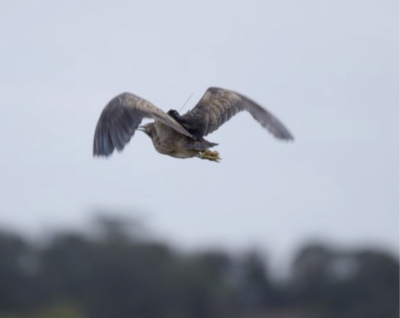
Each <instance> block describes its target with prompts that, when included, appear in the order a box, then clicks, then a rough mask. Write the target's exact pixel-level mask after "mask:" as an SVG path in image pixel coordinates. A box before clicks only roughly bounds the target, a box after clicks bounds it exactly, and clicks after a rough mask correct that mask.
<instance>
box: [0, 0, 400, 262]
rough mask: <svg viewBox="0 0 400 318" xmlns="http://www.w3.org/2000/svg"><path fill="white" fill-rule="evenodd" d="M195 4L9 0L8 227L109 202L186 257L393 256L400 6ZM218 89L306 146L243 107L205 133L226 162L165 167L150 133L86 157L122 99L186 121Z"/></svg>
mask: <svg viewBox="0 0 400 318" xmlns="http://www.w3.org/2000/svg"><path fill="white" fill-rule="evenodd" d="M196 3H198V4H196ZM199 3H200V2H195V1H18V2H17V1H14V2H11V1H2V2H1V3H0V12H1V13H0V15H1V19H0V45H1V50H0V63H1V64H0V85H1V90H0V105H1V116H0V144H1V156H0V173H1V183H0V195H1V199H0V225H1V226H3V227H12V228H18V229H20V230H23V231H26V232H27V233H40V231H41V230H43V229H46V228H50V227H53V226H58V227H60V226H62V227H64V226H82V224H84V223H83V222H85V221H86V220H87V219H88V217H89V216H90V213H91V211H93V209H95V208H98V207H109V208H110V209H122V210H125V211H128V210H129V209H131V211H135V210H136V211H138V212H139V213H140V215H141V216H142V217H144V219H145V220H146V222H147V224H148V225H149V227H150V228H152V229H154V230H155V231H156V232H157V233H159V234H160V235H161V236H163V237H166V238H168V239H169V240H171V241H173V242H176V243H179V244H180V245H181V246H183V247H193V246H196V247H204V246H210V245H213V246H215V245H219V246H225V247H229V248H231V249H234V248H237V247H246V246H252V245H256V246H259V247H261V248H266V249H267V250H268V251H269V252H271V254H272V255H277V257H285V255H288V254H289V252H292V251H293V249H295V248H297V247H298V246H299V245H300V244H302V243H303V242H304V240H308V239H311V238H314V237H317V238H323V239H326V240H327V241H331V242H333V243H338V244H341V245H343V246H355V245H359V244H363V245H370V244H372V245H376V246H384V247H386V248H389V249H390V250H392V251H397V250H398V228H399V214H398V213H399V129H398V119H399V110H398V104H399V94H398V93H399V73H398V72H399V62H398V58H399V56H398V53H399V52H398V39H399V33H398V26H399V19H398V1H384V0H381V1H375V0H373V1H368V0H362V1H349V0H341V1H338V0H336V1H320V0H318V1H317V0H316V1H297V0H293V1H287V0H286V1H282V0H280V1H262V0H260V1H202V2H201V5H199ZM209 86H220V87H224V88H230V89H234V90H237V91H238V92H241V93H243V94H245V95H247V96H249V97H251V98H253V99H254V100H256V101H258V102H259V103H260V104H262V105H264V106H265V107H266V108H267V109H269V110H270V111H271V112H272V113H274V114H275V115H276V116H277V117H278V118H279V119H281V120H282V122H283V123H284V124H285V125H286V126H287V127H288V128H289V129H290V130H291V131H292V132H293V134H294V135H295V138H296V140H295V142H294V143H290V144H287V143H282V142H277V141H276V140H274V139H273V138H272V137H271V135H269V134H268V133H266V132H265V131H264V130H263V129H262V128H261V127H260V126H259V125H258V124H257V123H255V122H254V121H253V119H252V118H251V116H249V115H248V114H239V115H238V116H236V117H234V118H233V119H232V120H231V121H230V122H228V123H227V124H226V125H224V126H223V127H222V128H221V129H220V130H218V131H217V132H215V133H213V134H212V135H210V136H209V138H208V139H209V140H210V141H213V142H218V143H220V146H218V150H219V152H220V153H221V156H222V158H223V161H222V162H221V163H220V164H215V163H212V162H208V161H200V160H198V159H192V160H178V159H173V158H170V157H167V156H162V155H160V154H158V153H157V152H156V151H155V150H154V149H153V146H152V144H151V142H150V140H149V139H148V138H147V137H146V136H145V135H144V134H139V133H138V134H136V136H135V137H134V138H133V139H132V140H131V142H130V144H129V145H128V147H127V148H126V149H125V150H124V152H123V153H122V154H114V155H113V156H112V158H111V159H110V160H96V159H93V158H92V155H91V150H92V139H93V132H94V127H95V124H96V122H97V119H98V117H99V115H100V112H101V110H102V108H103V107H104V105H105V104H106V103H107V102H108V101H109V100H110V99H111V98H112V97H114V96H115V95H116V94H119V93H121V92H123V91H130V92H132V93H135V94H137V95H139V96H142V97H144V98H146V99H148V100H149V101H151V102H153V103H154V104H156V105H157V106H159V107H161V108H162V109H164V110H168V109H170V108H175V109H178V110H179V109H180V108H181V106H182V105H183V103H184V102H185V100H186V99H187V98H188V97H189V96H190V94H192V93H194V96H193V97H192V99H191V100H190V101H189V102H188V104H187V105H186V107H185V110H184V111H186V110H188V109H190V108H191V107H193V105H194V104H195V103H196V102H197V100H198V99H199V98H200V97H201V96H202V94H203V93H204V91H205V89H206V88H207V87H209Z"/></svg>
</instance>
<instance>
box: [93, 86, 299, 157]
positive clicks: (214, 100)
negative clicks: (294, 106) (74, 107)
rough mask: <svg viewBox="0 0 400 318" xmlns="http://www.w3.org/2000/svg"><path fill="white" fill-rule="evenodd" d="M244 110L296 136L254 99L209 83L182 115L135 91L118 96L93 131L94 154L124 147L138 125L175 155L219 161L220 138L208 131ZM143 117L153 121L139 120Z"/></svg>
mask: <svg viewBox="0 0 400 318" xmlns="http://www.w3.org/2000/svg"><path fill="white" fill-rule="evenodd" d="M242 110H246V111H248V112H249V113H250V114H251V115H252V116H253V118H254V119H255V120H256V121H258V122H259V123H260V125H261V126H262V127H264V128H266V129H267V130H268V131H269V132H270V133H271V134H272V135H274V136H275V137H276V138H278V139H283V140H293V136H292V135H291V134H290V132H289V131H288V130H287V129H286V128H285V126H284V125H283V124H282V123H281V122H280V121H279V120H278V119H277V118H276V117H275V116H274V115H272V114H271V113H270V112H269V111H267V110H266V109H264V108H263V107H261V106H260V105H258V104H257V103H255V102H254V101H252V100H251V99H249V98H247V97H245V96H243V95H241V94H239V93H236V92H233V91H230V90H226V89H222V88H216V87H210V88H209V89H207V91H206V92H205V94H204V95H203V97H202V98H201V99H200V101H199V102H198V103H197V105H196V106H195V107H194V108H193V109H192V110H190V111H188V112H187V113H186V114H184V115H183V116H181V115H179V113H178V112H177V111H176V110H170V111H168V112H167V113H165V112H164V111H162V110H161V109H159V108H158V107H156V106H154V105H153V104H152V103H150V102H148V101H146V100H144V99H142V98H140V97H138V96H136V95H134V94H131V93H123V94H120V95H118V96H116V97H114V98H113V99H112V100H111V101H110V102H109V103H108V104H107V105H106V106H105V107H104V109H103V112H102V113H101V115H100V118H99V120H98V122H97V126H96V130H95V133H94V142H93V155H94V156H106V157H107V156H109V155H111V153H112V152H113V151H114V149H115V148H116V149H117V150H118V151H121V150H123V149H124V147H125V145H126V144H127V143H128V142H129V140H130V139H131V137H132V136H133V135H134V134H135V131H136V130H139V131H142V132H144V133H145V134H146V135H148V136H149V137H150V138H151V140H152V141H153V145H154V148H155V149H156V150H157V151H158V152H159V153H161V154H164V155H169V156H171V157H175V158H193V157H197V158H200V159H207V160H211V161H216V162H218V161H220V159H221V158H220V156H219V153H218V151H211V150H210V148H212V147H214V146H217V145H218V144H216V143H213V142H210V141H207V140H206V139H204V137H205V136H207V135H208V134H210V133H212V132H213V131H215V130H217V129H218V128H219V127H220V126H222V124H224V123H225V122H227V121H228V120H229V119H230V118H231V117H233V116H234V115H236V114H237V113H238V112H240V111H242ZM143 118H152V119H154V122H151V123H148V124H146V125H142V126H139V125H140V123H141V122H142V119H143Z"/></svg>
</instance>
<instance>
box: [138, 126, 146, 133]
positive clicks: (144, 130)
mask: <svg viewBox="0 0 400 318" xmlns="http://www.w3.org/2000/svg"><path fill="white" fill-rule="evenodd" d="M137 130H139V131H143V132H146V127H145V126H139V127H138V128H137Z"/></svg>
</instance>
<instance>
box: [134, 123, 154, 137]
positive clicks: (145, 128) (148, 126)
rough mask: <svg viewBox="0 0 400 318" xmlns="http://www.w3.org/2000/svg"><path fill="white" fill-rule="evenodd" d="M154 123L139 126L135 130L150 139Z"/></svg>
mask: <svg viewBox="0 0 400 318" xmlns="http://www.w3.org/2000/svg"><path fill="white" fill-rule="evenodd" d="M153 127H154V123H148V124H146V125H142V126H139V127H138V129H137V130H139V131H143V132H144V133H145V134H146V135H148V136H149V137H151V135H152V132H153Z"/></svg>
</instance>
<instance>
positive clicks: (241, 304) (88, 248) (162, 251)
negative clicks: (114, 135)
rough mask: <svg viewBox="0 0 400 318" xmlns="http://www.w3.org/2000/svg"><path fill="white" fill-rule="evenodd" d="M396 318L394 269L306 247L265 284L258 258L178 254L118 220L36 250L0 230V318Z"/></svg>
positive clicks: (369, 255) (359, 254) (390, 260)
mask: <svg viewBox="0 0 400 318" xmlns="http://www.w3.org/2000/svg"><path fill="white" fill-rule="evenodd" d="M128 317H129V318H130V317H138V318H192V317H193V318H212V317H215V318H224V317H230V318H262V317H265V318H268V317H274V318H300V317H301V318H303V317H304V318H308V317H326V318H329V317H335V318H336V317H338V318H398V317H399V263H398V260H397V259H396V258H394V257H393V256H392V255H390V254H388V253H386V252H383V251H379V250H354V251H343V250H340V249H336V248H332V247H329V246H325V245H324V244H321V243H318V242H316V243H314V244H309V245H307V246H304V247H303V248H302V249H300V250H299V251H298V252H297V254H296V255H295V257H294V261H293V264H292V267H291V274H290V276H289V277H288V278H287V279H285V280H277V279H274V275H273V273H271V272H270V271H268V266H267V263H266V261H265V259H264V257H263V255H261V254H260V253H258V252H256V251H248V252H245V253H241V254H240V255H230V254H229V253H227V252H226V251H223V250H210V251H202V252H193V253H183V252H179V251H177V250H176V249H174V247H171V246H169V245H168V244H167V243H165V242H159V241H155V240H152V239H151V238H149V235H148V234H147V233H145V232H144V231H142V230H140V228H136V227H135V226H130V223H129V222H126V221H125V220H119V219H113V218H107V217H101V218H99V219H98V220H97V221H96V224H93V226H91V227H90V231H89V230H88V233H79V232H73V231H70V232H61V231H60V232H58V233H55V234H54V235H52V236H51V237H49V238H48V239H47V240H46V242H45V243H41V244H39V243H37V242H36V243H33V242H31V241H29V240H27V239H26V238H23V237H22V236H19V235H17V234H15V233H9V232H6V231H1V232H0V318H128Z"/></svg>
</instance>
